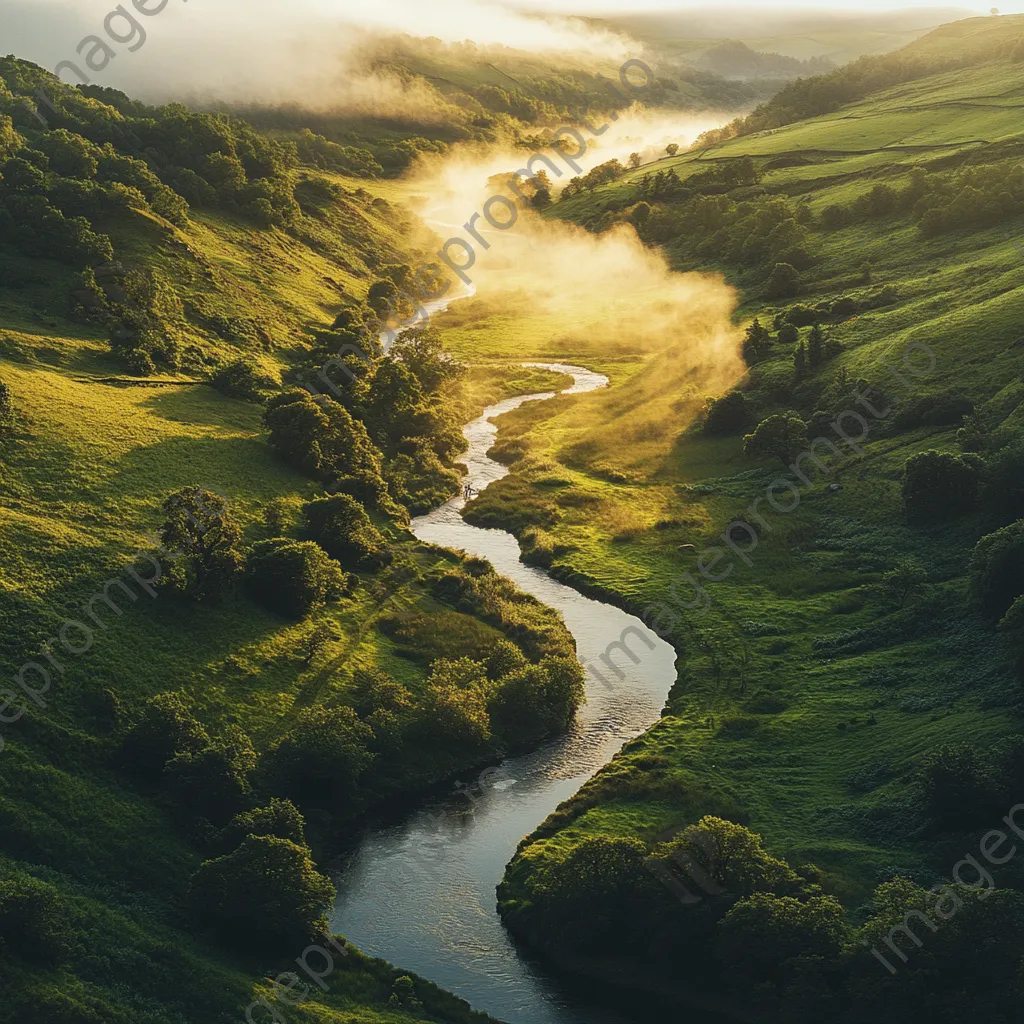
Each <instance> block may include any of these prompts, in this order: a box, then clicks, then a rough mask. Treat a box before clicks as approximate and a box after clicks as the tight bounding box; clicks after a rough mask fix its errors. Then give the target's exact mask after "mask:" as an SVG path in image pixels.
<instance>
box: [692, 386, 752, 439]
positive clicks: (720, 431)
mask: <svg viewBox="0 0 1024 1024" xmlns="http://www.w3.org/2000/svg"><path fill="white" fill-rule="evenodd" d="M751 415H752V410H751V406H750V403H749V402H748V401H747V398H746V395H744V394H743V392H742V391H730V392H729V393H728V394H725V395H722V397H721V398H709V399H708V402H707V406H706V407H705V414H704V433H705V434H711V435H712V436H714V437H722V436H726V435H729V434H738V433H739V432H740V431H741V430H744V429H746V427H747V426H748V425H749V423H750V417H751Z"/></svg>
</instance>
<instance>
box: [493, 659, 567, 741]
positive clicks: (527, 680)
mask: <svg viewBox="0 0 1024 1024" xmlns="http://www.w3.org/2000/svg"><path fill="white" fill-rule="evenodd" d="M583 695H584V685H583V671H582V669H581V668H580V665H579V662H577V661H575V660H571V659H569V658H559V659H547V660H545V661H543V662H542V663H541V664H539V665H526V666H524V667H522V668H519V669H515V670H513V671H512V672H509V673H508V674H507V675H504V676H503V677H502V678H501V679H500V680H499V682H498V685H497V686H496V687H495V689H494V692H493V693H492V694H491V696H490V698H489V699H488V702H487V710H488V713H489V715H490V719H491V726H492V728H493V730H494V733H495V735H496V736H497V737H498V738H499V739H501V740H502V741H504V742H505V743H508V744H510V745H512V746H523V745H535V744H537V743H539V742H540V741H541V740H544V739H547V738H548V737H550V736H556V735H558V734H559V733H562V732H564V731H565V730H566V729H567V728H568V726H569V724H570V723H571V722H572V719H573V716H574V715H575V714H576V711H577V709H578V708H579V707H580V705H581V704H582V703H583Z"/></svg>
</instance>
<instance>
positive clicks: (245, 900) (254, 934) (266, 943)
mask: <svg viewBox="0 0 1024 1024" xmlns="http://www.w3.org/2000/svg"><path fill="white" fill-rule="evenodd" d="M336 894H337V893H336V890H335V888H334V885H333V884H332V883H331V881H330V879H328V878H326V877H325V876H324V875H321V874H320V873H319V872H318V871H317V870H316V868H315V866H314V865H313V862H312V860H310V856H309V850H308V849H307V848H305V847H302V846H299V845H298V844H297V843H293V842H291V841H289V840H287V839H278V838H277V837H276V836H255V835H249V836H246V837H245V838H244V839H243V840H242V842H241V844H240V845H239V847H238V849H236V850H235V851H234V852H233V853H229V854H227V855H225V856H223V857H218V858H216V859H215V860H208V861H205V862H204V863H203V865H202V866H201V867H200V868H199V870H198V871H197V872H196V873H195V874H194V875H193V876H192V880H191V882H190V884H189V891H188V899H189V904H190V907H191V910H192V915H193V918H194V919H195V921H196V922H197V924H199V926H200V927H204V928H208V929H209V930H210V931H211V932H212V933H214V934H215V935H216V936H217V937H218V938H220V939H221V940H222V941H223V942H224V943H225V944H227V945H228V946H229V947H230V948H232V949H235V948H239V947H245V948H249V949H256V950H259V951H261V952H263V951H266V952H268V953H271V952H272V953H280V954H290V953H292V952H294V951H295V950H297V949H302V947H303V946H304V945H305V944H306V943H307V942H308V941H309V940H310V939H311V938H313V937H314V936H315V935H316V933H317V932H318V931H320V930H321V929H323V928H325V927H326V921H325V919H324V911H325V910H327V908H328V907H329V906H330V905H331V903H332V902H333V900H334V898H335V896H336Z"/></svg>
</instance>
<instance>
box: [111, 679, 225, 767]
mask: <svg viewBox="0 0 1024 1024" xmlns="http://www.w3.org/2000/svg"><path fill="white" fill-rule="evenodd" d="M209 742H210V737H209V736H208V735H207V734H206V730H205V729H204V728H203V727H202V726H201V725H200V724H199V722H198V721H197V720H196V719H195V717H194V716H193V715H192V711H191V708H190V707H189V705H188V703H187V702H186V700H185V698H184V697H182V696H181V695H180V694H177V693H160V694H157V695H156V696H155V697H152V698H151V699H150V700H149V701H148V702H147V703H146V706H145V708H144V709H143V711H142V715H141V717H140V718H139V720H138V721H137V722H136V723H135V725H134V726H132V728H131V729H130V730H129V732H128V733H127V735H126V736H125V737H124V740H123V741H122V744H121V759H122V764H123V765H124V767H126V768H130V769H132V771H133V774H136V775H138V776H140V777H142V778H155V777H156V776H157V775H158V774H159V772H160V770H161V769H162V768H163V766H164V765H165V764H166V763H167V762H168V761H169V760H170V759H171V758H172V757H174V756H175V755H176V754H184V753H198V752H199V751H200V750H202V749H203V748H204V747H206V746H208V745H209Z"/></svg>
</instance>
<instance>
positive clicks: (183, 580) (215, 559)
mask: <svg viewBox="0 0 1024 1024" xmlns="http://www.w3.org/2000/svg"><path fill="white" fill-rule="evenodd" d="M163 510H164V514H165V515H166V516H167V519H166V520H165V522H164V525H163V527H162V528H161V531H160V540H161V541H162V542H163V545H164V547H165V549H166V550H167V551H170V552H177V555H173V556H172V557H171V561H170V572H169V576H168V578H169V579H170V581H171V582H172V584H173V586H174V587H175V588H176V589H177V590H179V591H181V592H182V593H186V594H191V595H192V596H194V597H195V598H196V599H197V600H202V599H203V598H206V597H211V596H215V595H217V594H219V593H221V592H222V591H224V590H225V589H226V588H227V587H228V586H230V585H231V583H232V581H233V579H234V576H235V573H237V572H238V571H239V569H240V568H241V566H242V555H241V552H240V551H239V550H238V546H237V545H238V542H239V541H240V540H241V537H242V531H241V528H240V527H239V526H238V524H237V523H236V522H235V520H234V518H233V517H232V515H231V513H230V511H229V510H228V506H227V502H226V501H225V500H224V499H223V498H222V497H221V496H220V495H219V494H215V493H214V492H212V491H207V490H204V489H203V488H201V487H197V486H191V487H185V488H184V489H182V490H180V491H178V492H177V493H175V494H172V495H170V497H168V498H167V499H166V500H165V501H164V504H163Z"/></svg>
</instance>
